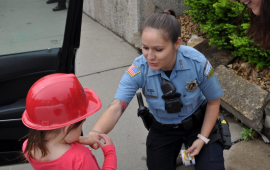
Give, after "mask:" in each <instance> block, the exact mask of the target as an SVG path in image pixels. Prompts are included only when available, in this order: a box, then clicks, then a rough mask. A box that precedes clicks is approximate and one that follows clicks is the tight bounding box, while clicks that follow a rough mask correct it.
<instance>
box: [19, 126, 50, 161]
mask: <svg viewBox="0 0 270 170" xmlns="http://www.w3.org/2000/svg"><path fill="white" fill-rule="evenodd" d="M45 134H46V131H43V130H35V129H29V133H28V142H27V145H26V148H25V150H24V152H23V154H24V155H26V157H27V159H28V160H29V161H31V159H30V158H31V151H33V152H35V151H37V150H40V151H41V158H42V157H44V156H46V155H47V154H48V152H49V151H48V149H47V147H46V146H45V142H46V141H45V139H44V137H45Z"/></svg>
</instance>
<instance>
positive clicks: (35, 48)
mask: <svg viewBox="0 0 270 170" xmlns="http://www.w3.org/2000/svg"><path fill="white" fill-rule="evenodd" d="M56 5H57V3H54V4H46V1H44V0H1V1H0V166H3V165H11V164H16V163H21V159H18V157H20V156H21V152H22V151H21V148H22V143H23V140H21V141H19V139H21V138H22V137H24V136H25V135H26V134H27V133H28V128H27V127H25V126H24V125H23V123H22V120H21V116H22V113H23V111H24V110H25V99H26V95H27V92H28V90H29V89H30V87H31V86H32V84H33V83H34V82H35V81H37V80H38V79H39V78H41V77H43V76H45V75H48V74H52V73H74V70H75V69H74V66H75V56H76V51H77V49H78V48H79V46H80V34H81V22H82V7H83V0H69V1H68V2H67V6H68V10H62V11H57V12H53V11H52V8H53V7H55V6H56Z"/></svg>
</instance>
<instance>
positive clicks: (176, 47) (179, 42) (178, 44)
mask: <svg viewBox="0 0 270 170" xmlns="http://www.w3.org/2000/svg"><path fill="white" fill-rule="evenodd" d="M181 42H182V39H181V37H178V39H177V41H176V42H175V44H174V49H175V50H178V48H179V47H180V45H181Z"/></svg>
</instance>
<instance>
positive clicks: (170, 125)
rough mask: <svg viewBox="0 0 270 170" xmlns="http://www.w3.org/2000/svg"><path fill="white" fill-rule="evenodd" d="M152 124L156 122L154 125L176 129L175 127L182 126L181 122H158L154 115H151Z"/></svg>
mask: <svg viewBox="0 0 270 170" xmlns="http://www.w3.org/2000/svg"><path fill="white" fill-rule="evenodd" d="M153 124H156V125H158V126H162V127H168V128H172V129H177V128H180V127H182V124H181V123H178V124H164V123H160V122H158V121H157V120H156V119H155V117H154V116H153Z"/></svg>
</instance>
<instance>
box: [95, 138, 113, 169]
mask: <svg viewBox="0 0 270 170" xmlns="http://www.w3.org/2000/svg"><path fill="white" fill-rule="evenodd" d="M99 137H101V138H102V139H103V140H104V143H102V142H100V141H97V144H98V145H99V146H100V147H101V148H102V151H103V153H104V163H103V167H102V170H116V167H117V158H116V153H115V147H114V145H113V143H112V140H111V138H110V137H109V136H108V135H105V134H100V135H99Z"/></svg>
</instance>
